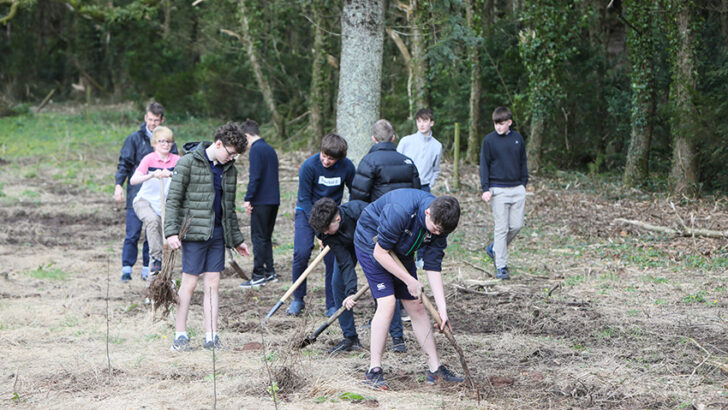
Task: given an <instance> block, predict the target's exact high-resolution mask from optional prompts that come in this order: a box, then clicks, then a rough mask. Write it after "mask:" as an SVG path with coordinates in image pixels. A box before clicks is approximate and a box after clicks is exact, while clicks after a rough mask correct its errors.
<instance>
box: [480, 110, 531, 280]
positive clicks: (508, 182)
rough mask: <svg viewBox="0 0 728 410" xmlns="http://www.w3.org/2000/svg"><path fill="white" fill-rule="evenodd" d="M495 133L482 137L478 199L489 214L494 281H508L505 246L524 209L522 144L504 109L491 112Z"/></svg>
mask: <svg viewBox="0 0 728 410" xmlns="http://www.w3.org/2000/svg"><path fill="white" fill-rule="evenodd" d="M493 124H494V127H495V131H493V132H491V133H490V134H488V135H486V136H485V138H484V139H483V145H482V146H481V148H480V187H481V189H482V192H483V194H482V195H481V198H482V199H483V201H485V202H486V203H488V202H490V207H491V209H492V211H493V225H494V227H493V243H491V244H490V245H488V247H487V249H486V252H487V253H488V256H490V257H491V258H492V259H493V264H494V265H495V268H496V275H495V277H496V278H498V279H503V280H505V279H510V278H511V277H510V275H509V272H508V244H510V243H511V241H512V240H513V238H515V237H516V234H517V233H518V231H520V230H521V228H522V227H523V214H524V211H525V207H526V184H527V183H528V167H527V164H526V144H524V143H523V137H522V136H521V134H519V133H518V132H516V131H512V130H511V125H512V124H513V115H512V114H511V110H509V109H508V108H507V107H498V108H496V109H495V110H494V111H493Z"/></svg>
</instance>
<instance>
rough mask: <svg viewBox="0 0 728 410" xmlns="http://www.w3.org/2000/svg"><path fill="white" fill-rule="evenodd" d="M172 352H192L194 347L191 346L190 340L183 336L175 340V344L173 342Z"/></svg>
mask: <svg viewBox="0 0 728 410" xmlns="http://www.w3.org/2000/svg"><path fill="white" fill-rule="evenodd" d="M172 350H173V351H176V352H189V351H190V350H192V346H190V338H189V337H187V336H184V335H182V336H180V337H178V338H176V339H174V342H172Z"/></svg>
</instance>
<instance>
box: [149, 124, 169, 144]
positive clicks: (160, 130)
mask: <svg viewBox="0 0 728 410" xmlns="http://www.w3.org/2000/svg"><path fill="white" fill-rule="evenodd" d="M162 139H165V140H167V141H169V142H174V134H173V133H172V130H170V129H169V128H167V127H164V126H161V125H160V126H159V127H157V128H155V129H154V132H152V138H151V140H150V142H151V143H152V145H155V144H156V143H157V141H159V140H162Z"/></svg>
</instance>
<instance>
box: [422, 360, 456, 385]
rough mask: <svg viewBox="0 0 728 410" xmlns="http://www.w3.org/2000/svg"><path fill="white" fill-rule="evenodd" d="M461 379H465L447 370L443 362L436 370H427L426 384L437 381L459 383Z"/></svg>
mask: <svg viewBox="0 0 728 410" xmlns="http://www.w3.org/2000/svg"><path fill="white" fill-rule="evenodd" d="M463 380H465V379H463V378H462V377H457V376H455V373H453V372H451V371H450V370H448V369H447V367H445V365H444V364H441V365H440V367H438V368H437V371H436V372H431V371H429V370H428V371H427V384H435V383H438V382H449V383H461V382H462V381H463Z"/></svg>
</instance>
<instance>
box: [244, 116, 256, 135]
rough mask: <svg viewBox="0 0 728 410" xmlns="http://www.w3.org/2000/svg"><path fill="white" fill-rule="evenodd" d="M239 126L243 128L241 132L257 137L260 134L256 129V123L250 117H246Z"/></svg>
mask: <svg viewBox="0 0 728 410" xmlns="http://www.w3.org/2000/svg"><path fill="white" fill-rule="evenodd" d="M240 128H241V129H242V130H243V134H248V135H252V136H254V137H257V136H259V135H260V130H259V129H258V123H257V122H255V121H253V120H251V119H250V118H248V119H246V120H245V122H243V123H242V124H240Z"/></svg>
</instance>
